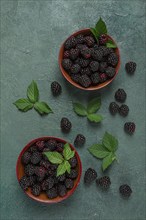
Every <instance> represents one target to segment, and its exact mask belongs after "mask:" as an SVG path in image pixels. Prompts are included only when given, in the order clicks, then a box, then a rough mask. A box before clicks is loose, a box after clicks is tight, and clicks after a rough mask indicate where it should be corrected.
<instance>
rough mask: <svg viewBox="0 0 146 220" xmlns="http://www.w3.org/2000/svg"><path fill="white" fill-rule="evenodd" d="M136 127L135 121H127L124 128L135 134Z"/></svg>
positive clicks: (127, 131)
mask: <svg viewBox="0 0 146 220" xmlns="http://www.w3.org/2000/svg"><path fill="white" fill-rule="evenodd" d="M135 128H136V125H135V124H134V122H126V123H125V124H124V130H125V131H126V133H128V134H133V133H134V132H135Z"/></svg>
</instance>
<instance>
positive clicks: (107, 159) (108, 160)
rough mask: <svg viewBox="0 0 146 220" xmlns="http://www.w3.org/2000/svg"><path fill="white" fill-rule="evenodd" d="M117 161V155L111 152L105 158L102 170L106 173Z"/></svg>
mask: <svg viewBox="0 0 146 220" xmlns="http://www.w3.org/2000/svg"><path fill="white" fill-rule="evenodd" d="M115 159H116V157H115V155H114V154H113V153H112V152H111V153H109V155H108V156H107V157H105V158H104V159H103V161H102V169H103V171H105V170H106V169H107V168H108V167H109V166H110V165H111V164H112V162H113V161H114V160H115Z"/></svg>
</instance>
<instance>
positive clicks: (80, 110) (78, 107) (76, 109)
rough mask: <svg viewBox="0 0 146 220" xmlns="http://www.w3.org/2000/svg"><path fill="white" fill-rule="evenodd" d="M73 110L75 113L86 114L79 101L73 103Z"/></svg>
mask: <svg viewBox="0 0 146 220" xmlns="http://www.w3.org/2000/svg"><path fill="white" fill-rule="evenodd" d="M73 110H74V112H75V113H76V114H77V115H80V116H86V115H87V111H86V108H85V107H84V106H83V105H82V104H80V103H73Z"/></svg>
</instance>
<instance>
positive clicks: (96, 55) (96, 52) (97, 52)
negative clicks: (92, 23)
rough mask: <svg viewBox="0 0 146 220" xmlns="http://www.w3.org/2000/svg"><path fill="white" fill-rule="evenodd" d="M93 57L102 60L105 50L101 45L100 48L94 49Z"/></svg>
mask: <svg viewBox="0 0 146 220" xmlns="http://www.w3.org/2000/svg"><path fill="white" fill-rule="evenodd" d="M92 58H93V59H94V60H97V61H102V59H103V50H102V49H100V47H99V48H98V49H96V50H95V49H93V50H92Z"/></svg>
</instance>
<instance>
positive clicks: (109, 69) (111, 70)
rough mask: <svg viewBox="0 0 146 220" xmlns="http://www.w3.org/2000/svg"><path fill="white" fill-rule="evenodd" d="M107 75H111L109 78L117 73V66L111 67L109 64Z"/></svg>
mask: <svg viewBox="0 0 146 220" xmlns="http://www.w3.org/2000/svg"><path fill="white" fill-rule="evenodd" d="M105 72H106V75H107V76H108V77H109V78H112V77H113V76H114V75H115V73H116V70H115V68H113V67H111V66H108V67H107V68H106V71H105Z"/></svg>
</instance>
